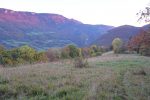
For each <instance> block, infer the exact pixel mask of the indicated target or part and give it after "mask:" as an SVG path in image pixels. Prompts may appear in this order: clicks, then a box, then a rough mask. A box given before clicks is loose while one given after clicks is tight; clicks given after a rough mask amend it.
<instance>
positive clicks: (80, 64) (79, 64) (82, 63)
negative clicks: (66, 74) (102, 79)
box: [74, 57, 89, 68]
mask: <svg viewBox="0 0 150 100" xmlns="http://www.w3.org/2000/svg"><path fill="white" fill-rule="evenodd" d="M88 66H89V64H88V61H87V60H86V59H84V58H82V57H77V58H75V59H74V67H75V68H84V67H88Z"/></svg>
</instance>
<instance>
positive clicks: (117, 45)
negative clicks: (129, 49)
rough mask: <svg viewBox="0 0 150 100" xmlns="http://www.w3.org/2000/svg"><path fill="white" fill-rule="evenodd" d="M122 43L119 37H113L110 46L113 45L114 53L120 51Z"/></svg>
mask: <svg viewBox="0 0 150 100" xmlns="http://www.w3.org/2000/svg"><path fill="white" fill-rule="evenodd" d="M122 44H123V42H122V40H121V39H120V38H115V39H114V40H113V41H112V46H113V51H114V53H119V52H120V49H121V47H122Z"/></svg>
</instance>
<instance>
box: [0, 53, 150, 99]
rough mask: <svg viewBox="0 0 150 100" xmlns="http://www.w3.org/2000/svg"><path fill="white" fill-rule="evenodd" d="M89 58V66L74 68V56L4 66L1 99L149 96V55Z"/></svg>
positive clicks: (2, 68)
mask: <svg viewBox="0 0 150 100" xmlns="http://www.w3.org/2000/svg"><path fill="white" fill-rule="evenodd" d="M88 61H89V65H90V66H89V67H88V68H74V67H73V65H72V61H70V60H62V61H59V62H51V63H44V64H35V65H26V66H20V67H15V68H12V67H11V68H8V67H0V99H1V100H10V99H11V100H130V99H131V100H148V99H149V93H150V90H149V89H150V85H149V84H150V81H149V79H150V67H149V65H150V58H149V57H143V56H137V55H131V54H130V55H126V54H122V55H118V56H116V55H114V54H107V55H103V56H100V57H94V58H89V59H88Z"/></svg>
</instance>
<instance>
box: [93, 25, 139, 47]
mask: <svg viewBox="0 0 150 100" xmlns="http://www.w3.org/2000/svg"><path fill="white" fill-rule="evenodd" d="M140 29H141V28H140V27H134V26H130V25H123V26H119V27H116V28H113V29H111V30H109V31H107V33H106V34H103V35H101V36H100V37H99V38H98V39H97V40H96V41H95V42H94V43H96V44H97V45H103V46H110V45H111V44H112V41H113V39H114V38H117V37H119V38H121V39H122V40H123V42H124V43H127V42H128V40H129V39H130V38H131V37H133V36H135V35H136V34H138V33H139V32H140Z"/></svg>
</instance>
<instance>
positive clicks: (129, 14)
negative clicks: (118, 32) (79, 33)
mask: <svg viewBox="0 0 150 100" xmlns="http://www.w3.org/2000/svg"><path fill="white" fill-rule="evenodd" d="M149 1H150V0H0V8H7V9H12V10H17V11H31V12H38V13H55V14H60V15H63V16H65V17H67V18H73V19H76V20H78V21H81V22H83V23H85V24H105V25H113V26H120V25H134V26H141V25H143V23H140V22H137V19H138V17H137V16H136V13H137V12H138V11H139V10H141V9H144V8H145V6H147V4H148V3H149ZM144 24H145V23H144Z"/></svg>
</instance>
